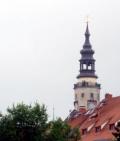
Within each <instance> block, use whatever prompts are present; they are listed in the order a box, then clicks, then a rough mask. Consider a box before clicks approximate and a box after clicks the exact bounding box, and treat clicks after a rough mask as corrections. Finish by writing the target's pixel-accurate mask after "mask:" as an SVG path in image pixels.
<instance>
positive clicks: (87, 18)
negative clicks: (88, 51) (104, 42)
mask: <svg viewBox="0 0 120 141" xmlns="http://www.w3.org/2000/svg"><path fill="white" fill-rule="evenodd" d="M89 21H90V16H89V15H87V16H86V18H85V22H86V23H87V24H88V23H89Z"/></svg>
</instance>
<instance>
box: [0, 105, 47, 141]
mask: <svg viewBox="0 0 120 141" xmlns="http://www.w3.org/2000/svg"><path fill="white" fill-rule="evenodd" d="M47 117H48V116H47V113H46V108H45V106H44V105H42V106H40V105H39V104H38V103H35V105H34V106H33V107H32V106H31V105H25V104H23V103H22V104H18V105H17V106H14V105H13V107H12V108H8V109H7V114H6V115H4V116H2V117H1V120H0V141H6V140H7V141H44V140H45V132H46V129H47Z"/></svg>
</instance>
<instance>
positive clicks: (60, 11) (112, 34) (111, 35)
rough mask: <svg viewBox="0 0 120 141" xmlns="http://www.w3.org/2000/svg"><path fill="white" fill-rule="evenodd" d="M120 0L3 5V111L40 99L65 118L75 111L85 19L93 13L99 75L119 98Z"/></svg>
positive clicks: (13, 0)
mask: <svg viewBox="0 0 120 141" xmlns="http://www.w3.org/2000/svg"><path fill="white" fill-rule="evenodd" d="M119 14H120V1H119V0H99V1H98V0H4V1H2V0H1V1H0V110H1V111H2V112H4V111H5V109H6V108H7V107H8V106H10V105H11V104H12V103H17V102H21V101H24V102H25V103H26V104H29V103H33V102H34V101H38V102H40V103H44V104H45V105H46V106H47V107H48V113H49V116H50V119H51V118H52V108H53V105H54V107H55V116H57V117H59V116H61V117H63V118H65V117H66V116H67V115H68V113H69V109H73V101H74V91H73V84H74V83H75V82H76V76H77V75H78V71H79V62H78V60H79V59H80V54H79V51H80V50H81V49H82V45H83V43H84V32H85V27H86V25H85V17H86V15H90V24H89V27H90V32H91V43H92V45H93V49H94V50H95V55H94V57H95V59H96V73H97V75H98V76H99V82H100V83H101V84H102V91H101V98H103V97H104V94H105V93H106V92H110V93H113V95H114V96H116V95H120V87H119V84H120V73H119V72H120V16H119Z"/></svg>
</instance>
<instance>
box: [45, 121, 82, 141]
mask: <svg viewBox="0 0 120 141" xmlns="http://www.w3.org/2000/svg"><path fill="white" fill-rule="evenodd" d="M48 133H49V135H48V141H78V140H79V139H80V132H79V129H78V128H71V127H70V126H69V125H68V124H67V123H66V122H65V121H62V119H60V118H58V119H57V120H56V121H53V122H50V123H49V132H48Z"/></svg>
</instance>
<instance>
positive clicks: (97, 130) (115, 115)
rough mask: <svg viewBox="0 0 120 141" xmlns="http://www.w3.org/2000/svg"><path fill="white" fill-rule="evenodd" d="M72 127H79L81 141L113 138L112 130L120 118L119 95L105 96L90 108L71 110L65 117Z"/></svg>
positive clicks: (98, 140)
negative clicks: (86, 109)
mask: <svg viewBox="0 0 120 141" xmlns="http://www.w3.org/2000/svg"><path fill="white" fill-rule="evenodd" d="M67 120H68V123H69V124H70V125H71V126H72V127H79V128H80V131H81V135H82V141H100V140H102V141H103V140H110V139H113V135H112V131H113V130H114V127H115V125H116V123H117V122H118V121H119V120H120V96H117V97H112V95H111V94H106V95H105V98H104V99H103V100H102V101H101V102H100V103H99V104H98V105H97V106H96V107H95V108H94V109H92V110H88V111H85V110H83V109H82V110H80V111H75V110H74V111H72V112H71V113H70V115H69V117H68V118H67Z"/></svg>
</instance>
